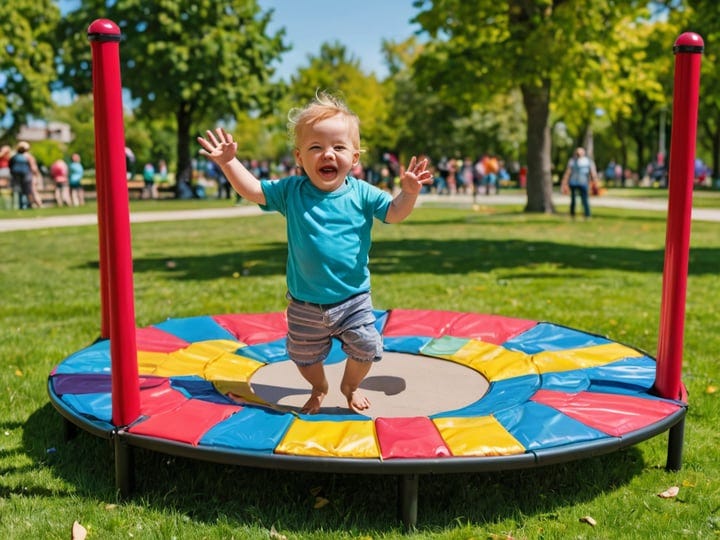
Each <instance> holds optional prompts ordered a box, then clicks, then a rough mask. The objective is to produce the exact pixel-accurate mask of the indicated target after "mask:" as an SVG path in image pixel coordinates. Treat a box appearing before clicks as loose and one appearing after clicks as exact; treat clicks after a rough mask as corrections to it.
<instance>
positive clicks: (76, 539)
mask: <svg viewBox="0 0 720 540" xmlns="http://www.w3.org/2000/svg"><path fill="white" fill-rule="evenodd" d="M71 538H72V540H85V538H87V530H86V529H85V527H83V526H82V525H80V523H78V522H77V521H76V522H75V523H73V526H72V536H71Z"/></svg>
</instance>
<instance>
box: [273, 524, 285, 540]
mask: <svg viewBox="0 0 720 540" xmlns="http://www.w3.org/2000/svg"><path fill="white" fill-rule="evenodd" d="M270 538H272V540H287V536H285V535H284V534H280V533H279V532H277V531H276V530H275V525H273V526H272V527H270Z"/></svg>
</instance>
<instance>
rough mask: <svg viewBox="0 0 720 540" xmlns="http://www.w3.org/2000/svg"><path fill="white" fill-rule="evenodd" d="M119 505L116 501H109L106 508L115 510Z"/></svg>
mask: <svg viewBox="0 0 720 540" xmlns="http://www.w3.org/2000/svg"><path fill="white" fill-rule="evenodd" d="M117 507H118V505H117V504H115V503H107V504H106V505H105V510H115V509H116V508H117Z"/></svg>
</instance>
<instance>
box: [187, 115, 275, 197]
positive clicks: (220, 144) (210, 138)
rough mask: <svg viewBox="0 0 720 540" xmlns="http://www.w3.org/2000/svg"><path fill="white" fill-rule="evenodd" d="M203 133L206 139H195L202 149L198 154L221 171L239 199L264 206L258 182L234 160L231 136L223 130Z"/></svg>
mask: <svg viewBox="0 0 720 540" xmlns="http://www.w3.org/2000/svg"><path fill="white" fill-rule="evenodd" d="M205 133H206V137H207V138H204V137H198V138H197V142H198V144H200V146H201V147H202V150H200V154H201V155H203V156H205V157H207V158H209V159H211V160H212V161H213V162H215V163H216V164H217V165H218V167H220V168H221V169H222V171H223V173H224V174H225V176H226V177H227V179H228V181H229V182H230V185H232V187H233V189H234V190H235V191H237V192H238V193H239V194H240V196H241V197H244V198H245V199H247V200H249V201H252V202H254V203H256V204H265V194H264V193H263V190H262V188H261V187H260V180H258V179H257V178H255V176H254V175H253V174H252V173H251V172H250V171H248V170H247V169H246V168H245V167H244V166H243V164H242V163H240V160H239V159H237V158H236V154H237V143H236V142H235V141H233V138H232V135H231V134H230V133H228V132H226V131H225V130H224V129H223V128H217V129H216V130H215V133H213V132H212V131H210V130H207V131H206V132H205Z"/></svg>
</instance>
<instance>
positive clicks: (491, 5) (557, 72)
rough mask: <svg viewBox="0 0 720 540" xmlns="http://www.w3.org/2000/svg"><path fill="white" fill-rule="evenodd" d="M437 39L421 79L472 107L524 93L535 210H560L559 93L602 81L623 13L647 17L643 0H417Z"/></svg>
mask: <svg viewBox="0 0 720 540" xmlns="http://www.w3.org/2000/svg"><path fill="white" fill-rule="evenodd" d="M416 5H417V6H418V7H420V8H421V12H420V13H419V14H418V16H417V18H416V20H417V22H418V23H420V25H421V26H422V28H423V29H424V30H426V31H427V32H429V33H430V35H431V36H432V37H433V38H434V39H433V40H432V41H431V42H430V43H429V44H428V46H427V47H426V49H425V52H424V53H423V55H422V56H421V58H420V59H419V60H418V63H417V70H418V76H419V77H420V78H421V80H422V81H423V83H424V84H425V85H426V86H428V87H432V88H433V89H435V90H436V91H438V92H440V93H441V94H445V95H447V96H449V97H451V98H452V99H453V100H455V102H456V103H458V104H461V105H465V106H466V107H469V106H470V105H471V104H472V103H474V102H476V101H482V100H484V99H485V100H487V98H488V97H489V96H491V95H493V94H497V93H501V92H507V91H508V90H509V89H511V88H519V89H520V91H521V94H522V100H523V105H524V108H525V112H526V115H527V126H526V140H527V156H526V158H527V159H526V161H527V165H528V180H527V182H528V183H527V197H528V199H527V204H526V207H525V210H526V211H528V212H554V211H555V208H554V205H553V202H552V174H551V173H552V171H551V133H550V125H549V119H550V113H551V108H552V104H553V100H552V96H553V89H554V88H557V86H558V85H560V84H562V85H563V86H564V87H565V89H566V90H567V91H572V90H573V89H576V88H578V87H580V88H581V87H582V86H583V84H584V82H583V81H585V80H587V79H588V78H595V79H599V77H598V76H597V75H598V69H599V65H600V64H599V62H598V61H597V56H598V51H601V50H602V48H603V47H604V46H606V45H609V44H610V43H609V37H608V30H609V29H611V28H613V26H614V24H615V23H616V22H617V21H618V20H619V18H620V17H621V16H626V15H631V14H632V15H633V16H636V17H640V16H642V15H646V14H647V12H646V10H645V7H646V2H645V1H644V0H504V1H503V0H476V1H474V2H466V1H464V0H416Z"/></svg>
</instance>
